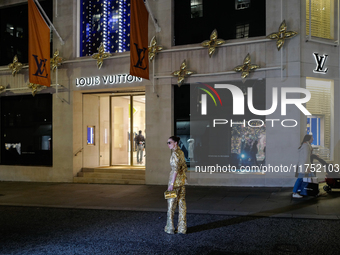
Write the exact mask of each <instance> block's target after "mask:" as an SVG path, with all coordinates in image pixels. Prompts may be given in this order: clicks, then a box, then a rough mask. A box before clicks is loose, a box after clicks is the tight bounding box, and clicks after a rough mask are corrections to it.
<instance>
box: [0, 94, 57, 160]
mask: <svg viewBox="0 0 340 255" xmlns="http://www.w3.org/2000/svg"><path fill="white" fill-rule="evenodd" d="M0 105H1V138H0V145H1V147H0V151H1V165H24V166H52V95H51V94H39V95H36V96H35V97H32V96H31V95H27V96H7V97H1V99H0Z"/></svg>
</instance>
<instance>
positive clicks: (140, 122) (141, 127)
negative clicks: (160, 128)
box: [132, 95, 146, 166]
mask: <svg viewBox="0 0 340 255" xmlns="http://www.w3.org/2000/svg"><path fill="white" fill-rule="evenodd" d="M132 113H133V114H132V122H133V137H134V138H133V141H134V142H133V153H132V156H133V165H136V166H145V158H146V132H145V131H146V126H145V95H143V96H132Z"/></svg>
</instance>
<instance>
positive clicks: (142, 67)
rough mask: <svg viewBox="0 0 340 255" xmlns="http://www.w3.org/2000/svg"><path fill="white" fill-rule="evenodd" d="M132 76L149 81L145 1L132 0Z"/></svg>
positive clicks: (147, 17)
mask: <svg viewBox="0 0 340 255" xmlns="http://www.w3.org/2000/svg"><path fill="white" fill-rule="evenodd" d="M130 9H131V20H130V21H131V22H130V23H131V25H130V34H131V36H130V74H131V75H134V76H137V77H140V78H144V79H149V58H148V19H149V13H148V11H147V10H146V7H145V4H144V2H143V0H131V5H130Z"/></svg>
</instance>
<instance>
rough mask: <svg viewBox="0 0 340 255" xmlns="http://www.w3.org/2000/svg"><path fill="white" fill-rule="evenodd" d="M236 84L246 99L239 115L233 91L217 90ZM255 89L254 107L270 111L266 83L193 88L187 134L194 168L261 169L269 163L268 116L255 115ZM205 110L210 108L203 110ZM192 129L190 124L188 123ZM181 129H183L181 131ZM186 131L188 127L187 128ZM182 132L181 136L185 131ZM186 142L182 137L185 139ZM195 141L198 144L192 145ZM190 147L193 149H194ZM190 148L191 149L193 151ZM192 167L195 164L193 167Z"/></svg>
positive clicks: (258, 81)
mask: <svg viewBox="0 0 340 255" xmlns="http://www.w3.org/2000/svg"><path fill="white" fill-rule="evenodd" d="M226 83H228V84H232V85H233V86H235V87H236V88H237V89H238V90H239V91H241V93H243V98H244V113H243V114H241V115H235V114H234V112H233V107H235V105H234V104H233V101H234V100H237V101H239V99H233V95H232V93H231V91H230V90H229V89H221V88H216V87H215V85H216V84H226ZM249 89H252V90H253V101H252V105H253V107H254V108H255V109H256V110H266V109H267V108H270V106H266V103H265V102H266V83H265V80H246V81H245V82H244V83H243V82H242V81H228V82H216V83H196V84H191V85H190V96H189V97H190V132H186V137H183V138H185V142H187V141H189V142H188V144H187V150H188V158H190V154H191V152H190V149H192V152H193V155H194V160H191V161H190V163H194V165H200V166H202V165H216V164H219V165H224V166H225V165H230V166H233V167H236V168H237V169H240V168H241V166H257V167H259V168H260V166H261V164H264V163H265V157H266V156H265V155H266V154H265V151H266V124H267V123H266V120H265V116H258V115H255V114H254V113H252V112H251V111H250V110H249V108H248V106H247V102H248V91H249ZM203 108H206V109H204V110H202V109H203ZM187 126H189V123H188V124H187ZM177 129H179V128H177ZM182 129H183V130H186V128H183V127H182ZM183 130H179V131H178V133H180V132H183ZM181 139H182V138H181ZM191 139H192V140H193V141H194V143H193V144H192V145H190V142H191ZM189 146H192V148H190V147H189ZM189 148H190V149H189ZM191 165H192V164H191Z"/></svg>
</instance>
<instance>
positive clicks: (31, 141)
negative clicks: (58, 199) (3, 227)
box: [0, 0, 340, 187]
mask: <svg viewBox="0 0 340 255" xmlns="http://www.w3.org/2000/svg"><path fill="white" fill-rule="evenodd" d="M13 2H17V1H13ZM55 2H56V1H54V3H55ZM111 2H112V1H111ZM114 2H116V1H114ZM183 2H185V6H187V7H188V8H180V9H178V6H179V4H181V6H183ZM225 2H226V1H223V3H224V4H226V5H227V3H225ZM228 2H229V1H228ZM230 2H231V3H232V4H231V5H230V6H226V7H228V8H224V10H227V9H228V10H229V9H230V10H231V9H232V10H233V12H232V13H231V15H233V17H234V21H233V22H231V23H230V24H228V29H226V28H223V26H222V25H219V26H217V25H216V26H217V27H216V29H217V30H218V35H217V37H218V38H223V39H224V40H225V42H224V43H223V44H221V45H219V46H218V47H216V48H215V49H214V53H213V54H212V55H211V56H209V50H208V48H206V47H203V46H201V44H200V43H201V42H202V41H204V40H209V36H210V35H211V32H212V31H211V29H210V28H209V27H204V25H203V23H204V22H205V21H207V20H213V19H210V18H209V17H210V16H207V15H206V16H205V15H204V13H205V11H204V10H207V9H209V8H208V7H209V6H208V5H207V6H204V4H203V1H195V3H196V4H195V6H194V5H190V3H191V2H190V1H182V0H181V1H177V0H174V1H169V2H164V3H163V4H162V5H159V4H157V2H155V1H150V5H151V8H152V10H153V14H154V16H155V17H157V20H158V23H159V26H160V27H161V28H162V30H161V31H160V32H159V33H156V36H157V43H158V45H161V46H163V50H162V51H160V52H159V53H158V54H157V55H156V57H155V59H154V61H153V62H150V80H146V79H140V78H137V77H134V76H131V75H129V74H128V73H129V68H130V61H129V60H130V58H129V52H126V49H125V48H124V47H128V44H129V43H128V37H129V34H128V33H126V35H123V33H121V34H119V31H118V29H119V24H120V23H119V22H120V21H119V20H120V19H119V16H114V17H112V19H110V22H114V25H112V26H111V28H112V27H114V31H116V29H117V31H118V32H115V34H112V35H111V37H114V38H115V39H116V40H114V39H113V38H112V40H111V41H110V42H111V43H113V44H115V45H112V46H114V47H116V48H117V52H116V51H113V52H111V53H112V54H113V55H112V56H110V57H108V58H106V59H104V61H103V64H102V66H101V68H98V66H97V64H96V60H95V59H93V58H92V57H91V55H92V54H94V53H96V49H97V48H98V47H99V45H100V40H95V39H93V38H97V37H98V38H99V36H100V35H101V33H103V34H104V32H105V31H106V32H107V34H109V30H108V29H107V30H105V31H104V26H101V22H100V21H101V16H100V12H101V9H100V8H104V7H100V8H99V11H98V12H99V14H98V13H92V14H91V15H93V17H92V18H89V13H90V11H89V10H88V9H86V6H87V5H88V6H90V1H80V0H79V1H77V4H73V2H67V3H66V2H65V3H64V2H63V5H61V3H60V1H58V3H56V4H57V6H58V7H59V9H58V15H54V17H53V23H54V25H55V27H56V29H57V30H58V31H59V32H60V35H61V36H62V37H63V38H64V39H65V38H67V41H66V39H65V41H66V43H65V45H62V44H61V43H60V41H59V40H58V38H53V49H54V50H55V49H58V50H59V52H60V56H61V57H63V58H64V60H63V62H62V64H61V65H60V66H58V68H57V70H56V71H55V72H53V73H52V75H51V76H52V77H51V78H52V86H51V87H50V88H48V89H46V88H42V89H39V90H38V91H37V93H36V96H35V97H32V95H31V91H32V90H31V89H28V88H27V83H28V77H27V69H25V68H23V69H22V70H21V71H20V72H19V73H18V74H17V75H16V76H15V77H13V76H12V75H11V72H10V70H8V67H7V66H6V64H2V66H1V67H0V85H2V86H4V87H5V90H4V91H3V92H2V93H1V94H0V101H1V109H0V110H1V138H0V143H1V149H0V150H1V159H0V180H1V181H39V182H79V183H117V184H118V183H120V184H150V185H164V184H166V183H167V181H168V176H169V170H170V166H169V158H170V151H169V149H168V147H167V146H166V141H167V139H168V137H169V136H171V135H177V136H179V137H181V145H180V146H181V148H182V150H183V151H184V153H185V155H186V161H187V165H188V166H189V172H188V174H187V176H188V183H189V185H205V186H248V187H252V186H267V187H273V186H280V187H290V186H293V184H294V181H295V177H294V176H295V174H294V172H293V170H290V171H278V172H275V171H274V172H270V171H267V172H264V171H262V170H263V168H261V169H260V170H261V171H248V172H247V171H241V167H242V166H254V165H256V164H262V166H273V167H280V166H282V167H281V168H282V169H283V168H284V167H288V168H289V167H291V166H293V165H294V164H296V162H297V148H298V147H299V145H300V143H301V140H302V138H303V136H304V135H305V134H307V133H308V134H312V135H313V137H314V143H313V148H314V150H315V151H316V152H317V154H319V155H320V157H322V158H323V159H325V160H326V161H328V162H330V163H334V164H339V163H340V158H339V153H340V150H339V149H340V148H339V144H340V129H339V125H338V123H339V121H340V110H339V109H340V105H339V102H338V100H337V98H339V97H340V90H339V77H340V76H339V75H340V74H339V61H340V55H339V47H334V46H338V42H337V41H338V40H337V38H338V37H339V27H340V26H338V23H337V20H338V16H339V14H338V13H337V10H338V7H337V4H338V3H337V1H324V2H331V3H332V4H333V5H329V6H328V5H327V6H325V8H326V9H327V8H328V10H333V11H331V14H330V15H329V16H330V21H329V22H331V23H332V24H333V23H334V25H332V26H330V30H329V33H328V34H327V35H321V34H320V33H319V32H317V31H316V32H315V29H316V27H315V26H313V24H311V29H309V22H310V19H309V17H308V15H309V5H308V2H309V1H308V0H307V1H300V2H299V3H296V4H288V3H287V2H286V1H282V4H281V1H280V0H275V1H264V0H261V1H257V2H256V3H255V1H247V4H246V5H242V4H237V5H235V2H233V1H230ZM83 3H84V4H83ZM81 4H82V5H83V6H85V7H84V8H85V9H86V10H84V11H83V12H81V11H80V10H82V9H81V8H80V7H79V6H80V5H81ZM221 4H222V3H221ZM228 4H229V3H228ZM103 6H104V5H103ZM122 6H123V5H122ZM176 6H177V7H176ZM112 7H113V6H112ZM112 7H111V8H112ZM333 7H334V8H333ZM0 8H3V5H1V4H0ZM82 8H83V7H82ZM115 8H116V6H114V8H113V9H115ZM117 8H118V7H117ZM122 8H123V7H122ZM124 8H125V7H124ZM205 8H206V9H205ZM252 8H253V9H252ZM311 8H314V7H313V6H311ZM220 9H223V8H220ZM255 9H256V10H261V11H260V12H259V11H257V12H256V13H253V11H254V10H255ZM103 10H104V9H103ZM186 11H188V12H189V15H184V13H183V12H186ZM55 12H56V10H54V14H55ZM96 12H97V9H96ZM190 12H191V15H190ZM333 12H334V13H333ZM74 13H78V14H77V15H74ZM108 13H109V12H108V11H107V14H108ZM301 13H304V14H306V15H301ZM124 15H125V14H124ZM209 15H210V14H209ZM216 15H217V14H216ZM218 15H220V14H218ZM312 15H317V12H314V11H313V12H312ZM81 16H82V17H81ZM259 16H261V18H258V19H257V17H259ZM281 16H282V18H281ZM306 16H307V17H306ZM224 17H225V16H223V17H222V16H221V17H220V18H221V19H223V18H224ZM241 17H243V18H244V17H247V19H250V20H245V21H244V22H241V21H242V19H241ZM186 19H187V20H186ZM238 19H240V20H238ZM244 19H245V18H244ZM87 20H88V21H87ZM126 20H128V18H126ZM283 20H285V22H286V30H287V31H296V32H297V35H295V36H294V37H291V38H287V39H286V40H285V41H284V44H283V46H282V48H281V49H280V50H278V48H277V40H271V39H269V38H266V36H267V35H269V34H273V33H274V34H275V33H278V29H279V27H280V24H283V23H282V21H283ZM90 21H91V22H93V24H92V23H91V24H92V25H91V26H90V25H87V23H88V22H90ZM255 21H256V22H255ZM200 22H201V23H202V24H201V23H200ZM173 24H174V25H173ZM181 24H185V26H184V25H183V26H181ZM197 24H201V27H202V29H198V28H200V26H198V28H196V25H197ZM221 24H222V23H221ZM252 24H256V26H252ZM13 26H14V25H13ZM121 26H123V24H121ZM203 28H204V29H203ZM223 29H224V31H222V30H223ZM299 29H301V30H299ZM8 30H9V31H10V30H11V29H10V26H9V27H8ZM123 30H124V29H123ZM183 30H184V31H183ZM110 31H111V30H110ZM112 31H113V30H112ZM112 31H111V32H112ZM323 31H325V29H323ZM125 32H126V31H125ZM185 32H186V33H185ZM310 32H311V33H310ZM91 33H92V37H91V44H89V43H88V42H87V41H86V40H87V39H88V40H90V39H89V37H86V35H88V36H89V35H91ZM112 33H113V32H112ZM13 34H15V33H13ZM81 34H84V35H81ZM93 34H95V35H93ZM154 35H155V28H154V26H153V24H152V22H149V36H148V38H149V40H151V38H152V37H153V36H154ZM82 36H83V37H82ZM115 36H118V37H119V36H121V38H120V37H119V38H120V39H119V38H118V39H117V38H116V37H115ZM124 36H126V37H124ZM123 37H124V38H123ZM326 37H327V38H326ZM86 38H87V39H86ZM174 38H175V39H176V40H174ZM210 39H211V38H210ZM119 40H121V43H120V41H119ZM124 40H125V41H124ZM116 41H117V42H116ZM125 44H126V45H125ZM107 45H109V44H107ZM124 45H125V46H124ZM119 47H122V48H121V51H120V50H119ZM124 49H125V51H124ZM107 50H108V49H107ZM82 52H84V53H82ZM82 54H83V55H82ZM247 56H249V59H248V58H247ZM246 59H247V60H249V61H246ZM184 62H185V64H186V66H185V68H184V67H183V65H182V64H183V63H184ZM247 64H250V65H253V66H254V68H251V69H250V70H249V69H248V71H247V70H246V66H245V65H247ZM255 66H256V68H255ZM182 67H183V68H184V69H185V71H186V72H187V74H188V73H191V75H186V76H185V77H183V78H184V81H183V83H180V85H181V86H179V85H178V82H179V78H180V77H178V76H174V75H172V73H174V72H175V73H177V75H178V74H179V72H176V71H179V70H181V68H182ZM235 68H236V69H237V68H238V71H240V70H241V72H236V71H235ZM242 68H243V69H242ZM189 71H190V72H189ZM244 72H246V73H247V72H248V73H247V77H243V75H244ZM58 84H59V85H58ZM216 85H218V86H216ZM222 85H232V86H235V88H236V89H235V90H236V91H239V92H240V93H239V94H240V95H241V96H240V98H243V100H244V112H243V113H244V114H243V115H242V114H235V113H234V110H236V109H237V108H236V106H235V102H236V100H235V101H234V96H233V95H232V93H231V92H230V91H227V90H225V89H224V90H223V89H222V88H221V86H222ZM219 86H220V87H219ZM193 88H196V89H194V90H192V89H193ZM211 88H212V89H211ZM296 88H299V89H303V90H302V91H305V90H308V91H309V92H310V96H311V98H310V100H307V101H306V102H302V101H303V100H304V98H306V96H307V94H306V93H302V92H301V90H300V92H296V91H295V92H294V93H290V92H289V91H294V89H296ZM214 90H215V91H214ZM275 91H277V93H276V92H275ZM282 91H288V92H287V93H286V94H285V95H284V97H283V96H282V95H283V92H282ZM215 92H216V93H215ZM224 92H226V94H225V93H224ZM275 93H276V94H275ZM217 94H218V95H219V98H218V97H217ZM213 98H214V99H213ZM249 98H252V99H253V101H252V103H249ZM282 99H291V100H296V99H300V100H302V101H301V102H302V103H301V104H300V105H299V104H298V105H299V106H300V107H299V106H298V105H296V104H294V103H287V104H286V105H283V104H282ZM291 102H292V101H291ZM204 104H205V105H206V109H207V116H209V118H210V117H211V118H212V119H219V120H220V122H219V123H223V125H222V124H219V125H216V126H214V122H213V121H212V120H211V119H205V116H204V114H202V112H203V111H202V108H203V107H202V106H203V105H204ZM250 105H252V106H253V108H254V109H255V110H254V109H253V108H251V107H249V106H250ZM283 108H285V111H283ZM302 108H305V109H306V110H307V111H308V112H310V113H311V115H308V116H307V115H305V114H304V113H303V111H302V110H301V109H302ZM21 109H23V110H21ZM212 110H221V113H219V114H216V115H211V113H212ZM256 110H258V111H265V110H268V112H267V113H266V114H262V115H260V114H254V112H256ZM209 114H210V115H209ZM226 120H227V121H228V122H226ZM231 120H232V121H233V122H234V125H232V126H231V125H230V124H231V123H230V122H231ZM284 120H290V121H284ZM292 120H294V121H292ZM249 121H250V122H249ZM283 121H284V122H283ZM237 123H238V124H237ZM240 123H241V124H242V123H245V124H246V127H244V126H243V125H241V124H240ZM282 123H283V124H282ZM215 124H216V123H215ZM140 131H141V132H140ZM139 133H141V135H142V136H143V137H144V141H142V144H143V146H142V147H143V149H142V150H140V149H139V148H138V147H139V146H137V145H138V143H137V139H136V138H137V136H138V135H139ZM138 141H139V140H138ZM255 142H257V145H255V146H254V144H255ZM246 145H248V146H250V145H251V146H252V147H254V148H255V147H256V148H257V152H256V150H253V151H252V153H253V155H254V153H255V156H252V157H248V158H247V157H246V154H245V153H244V151H245V150H244V148H245V147H246ZM206 149H207V150H206ZM19 152H20V153H19ZM242 155H243V156H242ZM249 155H250V154H249ZM203 159H204V160H206V162H208V163H209V164H210V166H215V167H216V165H217V164H218V165H220V166H228V165H230V166H234V167H235V169H236V171H225V172H223V171H222V172H217V171H215V172H212V171H209V172H207V171H198V170H202V169H203V168H200V167H201V166H203V164H202V160H203ZM197 167H198V168H197ZM98 169H99V170H98ZM322 174H323V175H324V173H320V174H319V175H320V177H321V178H322ZM111 177H112V178H111ZM118 180H123V181H118ZM127 180H130V181H127ZM131 180H133V181H131Z"/></svg>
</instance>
